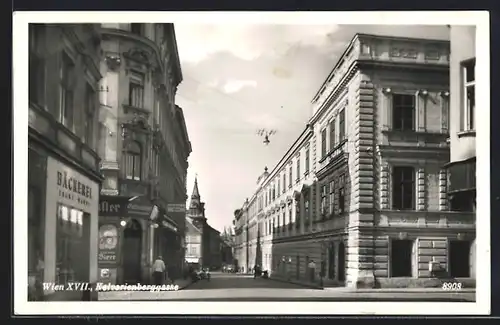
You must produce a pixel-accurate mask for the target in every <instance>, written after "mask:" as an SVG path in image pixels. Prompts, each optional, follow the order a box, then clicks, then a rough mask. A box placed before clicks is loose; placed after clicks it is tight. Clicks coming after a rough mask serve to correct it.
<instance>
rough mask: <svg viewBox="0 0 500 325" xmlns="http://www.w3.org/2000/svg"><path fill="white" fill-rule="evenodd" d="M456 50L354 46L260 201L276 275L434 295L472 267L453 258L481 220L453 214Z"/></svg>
mask: <svg viewBox="0 0 500 325" xmlns="http://www.w3.org/2000/svg"><path fill="white" fill-rule="evenodd" d="M449 46H450V45H449V42H447V41H437V40H424V39H408V38H396V37H383V36H373V35H362V34H357V35H356V36H355V37H354V38H353V39H352V40H351V42H350V43H349V44H348V46H347V48H346V50H345V52H344V53H343V55H342V56H341V58H340V59H339V61H338V63H337V64H336V65H335V67H334V68H333V71H332V72H331V73H330V75H329V76H328V78H327V80H326V81H325V82H324V84H323V85H322V87H321V89H320V90H319V91H318V93H317V95H316V96H315V98H314V99H313V115H312V117H311V118H310V120H309V123H308V126H307V127H306V129H305V130H304V132H303V133H302V135H301V136H300V137H299V139H298V140H297V141H296V142H295V144H294V145H293V146H292V148H290V149H289V150H288V152H287V153H286V154H285V156H284V157H283V158H282V160H281V161H280V162H279V163H278V165H277V166H276V167H275V168H274V169H273V171H271V173H270V174H269V176H268V177H267V179H266V180H265V181H264V182H263V184H262V186H261V187H260V188H259V189H258V191H257V193H256V194H255V196H257V197H263V201H264V208H263V213H262V214H261V215H260V216H259V220H263V222H264V225H265V224H267V225H268V226H267V227H268V229H267V231H266V229H265V228H266V227H265V226H264V232H265V233H266V234H267V235H266V236H267V238H266V239H267V240H266V239H265V240H264V242H265V244H264V245H263V246H264V247H263V250H264V260H267V262H264V266H265V268H266V267H267V268H269V269H270V271H271V273H274V274H275V276H284V277H288V278H293V279H296V280H301V281H313V282H320V281H321V282H323V283H324V284H326V285H339V284H341V285H346V286H351V287H361V286H369V287H374V286H398V285H402V284H403V285H413V286H427V285H435V284H436V281H435V278H436V277H440V276H450V275H451V276H453V273H451V274H450V270H452V269H454V268H455V267H456V266H454V265H455V264H457V263H458V264H457V265H460V266H459V267H460V268H463V267H464V265H465V264H468V265H470V264H471V261H470V260H469V259H467V260H465V261H464V259H461V260H460V259H459V258H458V257H453V258H452V257H451V256H452V255H453V254H454V253H452V248H451V247H453V245H454V244H453V243H454V242H455V240H459V241H463V240H469V239H470V238H473V236H474V216H473V215H472V214H471V213H469V212H455V211H450V209H449V207H448V197H447V177H446V169H445V168H444V165H445V164H446V163H447V162H448V161H449V154H450V153H449V144H448V142H447V138H448V136H449V110H448V107H449V102H448V100H449V98H448V97H447V96H448V94H449V54H450V49H449ZM269 228H270V229H269ZM266 245H267V247H266ZM266 254H267V256H266ZM453 256H455V255H453ZM311 261H313V262H314V266H315V267H314V270H313V271H311V270H309V268H308V265H309V264H310V262H311ZM456 274H458V273H456ZM463 274H464V275H467V274H466V273H463ZM465 278H469V277H468V276H465Z"/></svg>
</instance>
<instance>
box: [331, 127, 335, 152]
mask: <svg viewBox="0 0 500 325" xmlns="http://www.w3.org/2000/svg"><path fill="white" fill-rule="evenodd" d="M334 148H335V120H332V121H331V122H330V151H333V149H334Z"/></svg>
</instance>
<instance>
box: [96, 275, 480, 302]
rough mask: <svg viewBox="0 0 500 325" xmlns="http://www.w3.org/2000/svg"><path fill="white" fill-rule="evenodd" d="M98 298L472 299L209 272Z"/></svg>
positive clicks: (423, 291) (469, 297)
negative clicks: (179, 284) (175, 287)
mask: <svg viewBox="0 0 500 325" xmlns="http://www.w3.org/2000/svg"><path fill="white" fill-rule="evenodd" d="M99 300H108V301H109V300H112V301H113V300H114V301H119V300H133V301H140V300H153V301H154V300H156V301H162V300H164V301H166V300H171V301H235V300H237V301H364V302H366V301H384V302H391V301H415V302H416V301H424V302H430V301H448V302H473V301H475V292H474V291H470V290H469V291H464V292H447V291H439V290H436V289H430V290H428V289H421V290H411V289H408V290H407V289H384V290H380V289H373V290H366V289H365V290H355V289H348V288H328V289H325V290H322V289H312V288H306V287H303V286H300V285H297V284H292V283H288V282H283V281H275V280H272V279H262V278H257V279H254V278H253V276H251V275H239V274H228V273H212V275H211V279H210V281H208V280H200V281H198V282H196V283H193V284H190V285H187V286H186V287H185V288H184V289H181V290H179V291H169V292H144V291H143V292H117V293H114V294H109V293H99Z"/></svg>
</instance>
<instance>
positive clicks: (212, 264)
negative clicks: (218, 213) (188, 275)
mask: <svg viewBox="0 0 500 325" xmlns="http://www.w3.org/2000/svg"><path fill="white" fill-rule="evenodd" d="M187 218H188V219H189V221H188V222H190V223H192V224H193V225H194V226H195V227H196V228H197V229H198V232H199V233H201V261H198V264H199V265H201V266H203V267H207V268H210V269H219V268H220V267H221V266H222V260H221V252H220V232H219V231H217V230H216V229H214V228H212V227H211V226H210V225H209V224H208V222H207V218H206V217H205V202H202V201H201V196H200V191H199V189H198V178H195V180H194V187H193V193H192V194H191V202H190V204H189V210H188V213H187ZM196 238H197V237H196ZM192 240H195V239H194V238H191V237H186V246H188V247H189V246H191V245H193V244H195V242H193V241H192ZM196 244H198V242H197V241H196ZM196 246H197V245H196ZM186 262H188V264H193V263H195V261H194V260H191V259H190V260H186Z"/></svg>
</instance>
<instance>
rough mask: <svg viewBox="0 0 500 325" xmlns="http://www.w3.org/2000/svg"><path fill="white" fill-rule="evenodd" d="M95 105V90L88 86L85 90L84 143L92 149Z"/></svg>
mask: <svg viewBox="0 0 500 325" xmlns="http://www.w3.org/2000/svg"><path fill="white" fill-rule="evenodd" d="M95 104H96V93H95V91H94V89H93V88H92V87H91V86H90V85H89V84H87V85H86V89H85V108H84V109H85V112H84V114H85V118H84V119H83V125H84V131H83V132H84V134H83V142H84V143H86V144H87V145H89V146H90V147H91V148H92V149H94V147H93V141H94V135H93V132H94V120H95V111H96V109H95Z"/></svg>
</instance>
